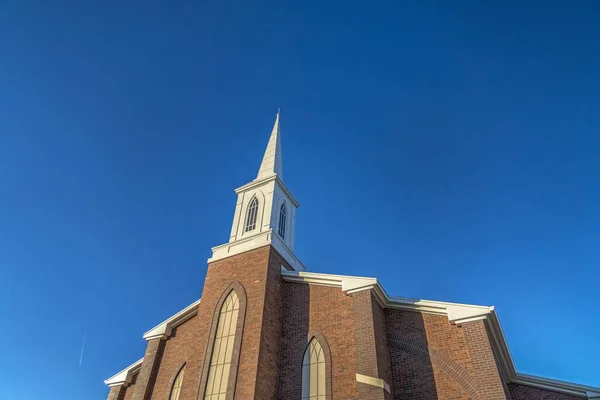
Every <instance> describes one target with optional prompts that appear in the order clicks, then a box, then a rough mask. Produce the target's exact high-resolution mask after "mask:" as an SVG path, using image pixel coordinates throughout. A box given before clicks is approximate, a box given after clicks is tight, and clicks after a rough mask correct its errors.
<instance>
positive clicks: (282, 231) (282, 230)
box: [277, 203, 287, 239]
mask: <svg viewBox="0 0 600 400" xmlns="http://www.w3.org/2000/svg"><path fill="white" fill-rule="evenodd" d="M286 220H287V208H286V206H285V203H283V204H282V205H281V208H280V209H279V228H278V229H277V233H278V234H279V236H281V238H282V239H285V223H286Z"/></svg>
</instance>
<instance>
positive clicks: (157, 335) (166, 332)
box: [144, 299, 200, 340]
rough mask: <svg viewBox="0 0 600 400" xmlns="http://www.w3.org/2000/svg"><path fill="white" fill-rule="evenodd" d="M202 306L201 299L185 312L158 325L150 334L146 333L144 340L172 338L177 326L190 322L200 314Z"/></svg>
mask: <svg viewBox="0 0 600 400" xmlns="http://www.w3.org/2000/svg"><path fill="white" fill-rule="evenodd" d="M199 304H200V299H198V300H197V301H195V302H193V303H192V304H190V305H189V306H187V307H186V308H184V309H183V310H181V311H179V312H178V313H177V314H175V315H173V316H172V317H170V318H169V319H167V320H165V321H163V322H161V323H160V324H158V325H156V326H155V327H154V328H152V329H150V330H149V331H148V332H146V333H144V339H146V340H152V339H166V338H168V337H169V336H171V331H172V330H173V329H174V328H176V327H177V326H179V325H181V324H183V323H184V322H185V321H187V320H189V319H190V318H192V317H193V316H195V315H196V314H198V305H199Z"/></svg>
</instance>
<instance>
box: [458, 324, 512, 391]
mask: <svg viewBox="0 0 600 400" xmlns="http://www.w3.org/2000/svg"><path fill="white" fill-rule="evenodd" d="M462 330H463V331H464V333H465V338H466V339H467V345H468V349H469V354H470V357H471V365H472V366H473V370H472V372H471V374H472V376H473V377H474V378H475V381H476V383H477V386H478V387H479V398H480V399H482V400H483V399H506V393H505V392H504V386H503V384H502V379H501V378H500V372H499V370H498V364H497V363H496V359H495V357H494V353H493V352H492V348H491V346H490V340H489V337H488V334H487V331H486V328H485V325H484V321H483V320H479V321H473V322H468V323H466V324H464V325H463V326H462Z"/></svg>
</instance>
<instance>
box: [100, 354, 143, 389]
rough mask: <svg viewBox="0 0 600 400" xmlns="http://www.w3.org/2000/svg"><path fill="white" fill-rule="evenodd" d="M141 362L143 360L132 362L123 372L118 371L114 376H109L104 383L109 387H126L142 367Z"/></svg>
mask: <svg viewBox="0 0 600 400" xmlns="http://www.w3.org/2000/svg"><path fill="white" fill-rule="evenodd" d="M142 361H144V359H143V358H142V359H140V360H138V361H136V362H134V363H133V364H131V365H130V366H129V367H127V368H125V369H124V370H123V371H120V372H118V373H116V374H115V375H113V376H111V377H110V378H108V379H107V380H105V381H104V383H105V384H106V385H108V386H111V387H112V386H121V385H124V386H128V385H129V384H130V383H131V379H132V378H133V375H134V374H135V373H137V372H138V371H139V370H140V368H141V367H142Z"/></svg>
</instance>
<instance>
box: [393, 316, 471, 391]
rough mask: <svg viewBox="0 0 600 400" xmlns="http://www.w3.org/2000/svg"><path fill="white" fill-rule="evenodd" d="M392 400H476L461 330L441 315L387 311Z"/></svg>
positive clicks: (467, 353)
mask: <svg viewBox="0 0 600 400" xmlns="http://www.w3.org/2000/svg"><path fill="white" fill-rule="evenodd" d="M386 320H387V327H388V335H390V337H391V340H390V362H391V366H392V377H393V379H392V381H393V382H392V390H393V394H394V398H402V399H406V400H410V399H425V398H432V399H462V400H468V399H470V398H473V399H474V398H476V396H475V395H476V393H474V391H475V390H474V388H473V386H472V385H473V383H472V382H469V381H468V378H469V377H470V375H469V374H470V373H471V371H472V366H471V359H470V355H469V350H468V348H467V341H466V338H465V335H464V331H463V328H461V327H457V326H454V325H452V324H450V322H449V321H448V318H447V317H446V316H444V315H434V314H422V313H417V312H412V311H403V310H389V309H388V310H386Z"/></svg>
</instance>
